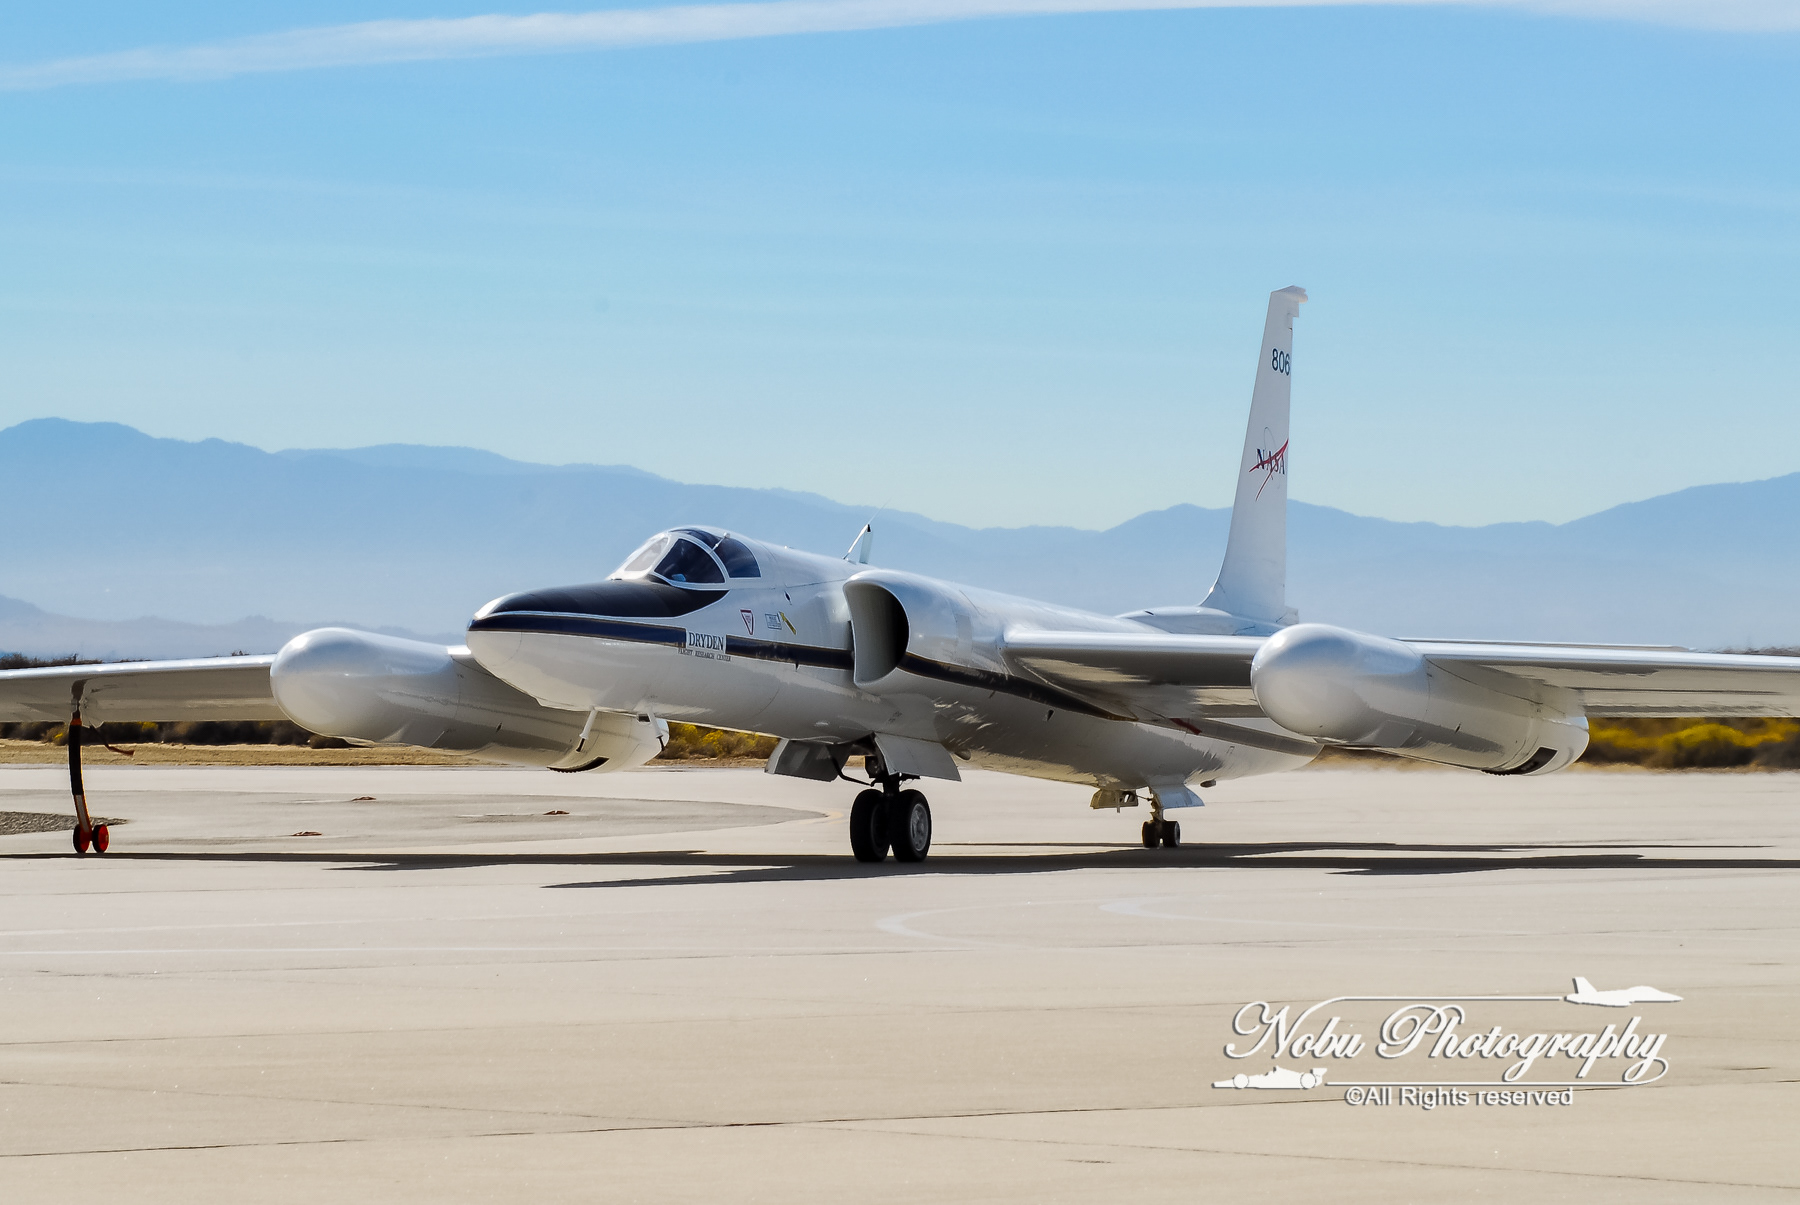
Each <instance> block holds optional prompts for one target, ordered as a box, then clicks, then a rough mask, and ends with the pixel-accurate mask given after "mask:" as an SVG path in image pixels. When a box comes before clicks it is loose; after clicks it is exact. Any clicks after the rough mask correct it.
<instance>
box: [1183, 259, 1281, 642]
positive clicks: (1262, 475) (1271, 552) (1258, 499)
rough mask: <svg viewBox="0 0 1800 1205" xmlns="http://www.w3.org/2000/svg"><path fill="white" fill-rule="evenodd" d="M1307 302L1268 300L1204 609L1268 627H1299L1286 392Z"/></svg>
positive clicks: (1275, 296)
mask: <svg viewBox="0 0 1800 1205" xmlns="http://www.w3.org/2000/svg"><path fill="white" fill-rule="evenodd" d="M1305 300H1306V290H1305V289H1302V288H1300V287H1299V286H1298V285H1292V286H1289V287H1288V288H1285V289H1277V290H1276V291H1275V292H1273V293H1271V294H1269V318H1268V321H1267V323H1265V324H1264V326H1263V341H1262V352H1261V353H1260V357H1259V358H1258V360H1257V362H1256V387H1255V389H1253V390H1252V391H1251V394H1250V426H1249V429H1248V430H1247V431H1246V432H1245V434H1244V460H1243V466H1242V472H1241V473H1240V474H1239V476H1238V485H1237V499H1236V501H1235V502H1233V503H1232V507H1231V537H1230V539H1229V540H1228V541H1227V542H1226V544H1225V563H1224V565H1223V566H1221V567H1220V569H1219V580H1218V581H1217V582H1215V583H1213V588H1212V592H1211V593H1210V594H1208V595H1207V596H1206V601H1205V602H1203V603H1202V604H1201V605H1202V606H1204V607H1212V608H1215V609H1217V610H1220V611H1226V612H1229V613H1230V614H1232V615H1241V616H1244V617H1245V618H1248V619H1257V620H1263V621H1265V622H1269V623H1292V622H1293V614H1292V612H1290V611H1289V610H1288V606H1287V470H1288V392H1289V386H1290V385H1291V383H1292V381H1293V362H1294V361H1293V350H1294V318H1295V317H1296V316H1297V315H1298V314H1299V313H1300V303H1301V302H1303V301H1305Z"/></svg>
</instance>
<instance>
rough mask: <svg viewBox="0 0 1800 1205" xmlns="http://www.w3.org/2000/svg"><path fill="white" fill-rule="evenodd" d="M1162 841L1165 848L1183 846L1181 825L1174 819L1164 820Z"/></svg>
mask: <svg viewBox="0 0 1800 1205" xmlns="http://www.w3.org/2000/svg"><path fill="white" fill-rule="evenodd" d="M1162 842H1163V848H1164V849H1180V848H1181V825H1180V824H1179V823H1177V822H1176V821H1174V820H1165V821H1163V831H1162Z"/></svg>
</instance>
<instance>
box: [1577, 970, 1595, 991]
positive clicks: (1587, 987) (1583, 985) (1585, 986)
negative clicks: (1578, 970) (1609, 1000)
mask: <svg viewBox="0 0 1800 1205" xmlns="http://www.w3.org/2000/svg"><path fill="white" fill-rule="evenodd" d="M1575 994H1576V995H1577V996H1591V995H1593V994H1594V985H1593V984H1591V983H1589V982H1588V981H1587V980H1585V979H1583V978H1582V977H1581V976H1580V975H1577V976H1575Z"/></svg>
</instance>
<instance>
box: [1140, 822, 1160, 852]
mask: <svg viewBox="0 0 1800 1205" xmlns="http://www.w3.org/2000/svg"><path fill="white" fill-rule="evenodd" d="M1161 843H1162V834H1161V833H1159V832H1157V831H1156V821H1154V820H1146V821H1144V848H1145V849H1155V848H1156V847H1157V846H1158V845H1159V844H1161Z"/></svg>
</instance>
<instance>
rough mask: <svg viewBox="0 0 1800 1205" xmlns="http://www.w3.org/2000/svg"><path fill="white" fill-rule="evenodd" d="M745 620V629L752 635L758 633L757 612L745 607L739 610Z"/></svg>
mask: <svg viewBox="0 0 1800 1205" xmlns="http://www.w3.org/2000/svg"><path fill="white" fill-rule="evenodd" d="M738 614H739V615H741V616H742V617H743V620H744V631H745V632H746V633H748V634H749V635H751V636H754V635H756V612H754V611H752V610H750V609H748V608H745V609H744V610H742V611H739V612H738Z"/></svg>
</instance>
